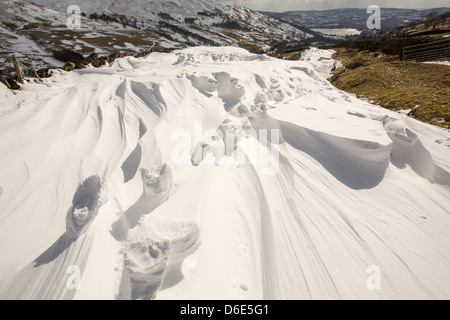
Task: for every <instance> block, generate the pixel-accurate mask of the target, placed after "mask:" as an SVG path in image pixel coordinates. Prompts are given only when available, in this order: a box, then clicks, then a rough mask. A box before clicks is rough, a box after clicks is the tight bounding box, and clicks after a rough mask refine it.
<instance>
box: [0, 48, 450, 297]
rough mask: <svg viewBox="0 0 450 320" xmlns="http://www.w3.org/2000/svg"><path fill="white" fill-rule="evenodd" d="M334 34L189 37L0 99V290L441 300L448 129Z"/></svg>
mask: <svg viewBox="0 0 450 320" xmlns="http://www.w3.org/2000/svg"><path fill="white" fill-rule="evenodd" d="M332 54H333V52H332V51H324V50H317V49H312V50H309V51H307V52H306V53H305V54H304V56H303V60H301V61H282V60H277V59H273V58H270V57H268V56H265V55H253V54H250V53H248V52H247V51H245V50H243V49H237V48H225V47H224V48H207V47H197V48H189V49H185V50H181V51H175V52H173V53H170V54H158V53H154V54H151V55H149V56H147V57H144V58H140V59H137V58H133V57H128V58H122V59H117V60H115V62H114V63H113V64H112V65H109V66H104V67H101V68H98V69H96V68H87V69H83V70H77V71H74V72H70V73H67V72H64V71H60V70H59V71H55V75H54V76H53V77H51V78H48V79H44V80H43V81H42V82H39V83H27V84H26V85H25V86H24V87H23V88H22V89H21V90H20V91H18V92H16V94H11V93H10V92H9V91H8V90H7V91H5V89H3V91H5V92H4V93H3V91H2V92H0V94H1V95H2V96H4V97H5V98H3V99H1V101H0V127H1V128H2V130H1V131H0V255H1V256H2V263H0V297H1V298H5V299H15V298H19V299H449V298H450V285H449V284H450V274H449V273H448V270H449V269H450V257H449V252H450V218H449V214H448V213H449V211H448V208H449V207H450V192H449V191H450V164H449V163H448V159H449V157H450V148H449V147H448V143H447V142H448V141H450V134H449V132H448V131H446V130H443V129H440V128H436V127H433V126H430V125H427V124H423V123H420V122H418V121H415V120H414V119H411V118H408V117H407V116H406V115H403V114H398V113H395V112H391V111H389V110H386V109H383V108H380V107H378V106H375V105H371V104H369V103H367V102H364V101H361V100H358V99H357V98H356V97H355V96H353V95H350V94H347V93H345V92H342V91H339V90H337V89H336V88H335V87H333V86H332V85H331V84H330V83H329V82H328V81H327V80H326V77H327V76H328V75H329V72H330V71H331V69H332V68H333V66H334V65H335V62H334V61H333V60H331V56H332Z"/></svg>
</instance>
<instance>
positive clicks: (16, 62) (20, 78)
mask: <svg viewBox="0 0 450 320" xmlns="http://www.w3.org/2000/svg"><path fill="white" fill-rule="evenodd" d="M12 59H13V62H14V68H15V69H16V72H17V79H18V80H19V82H20V83H22V84H23V83H25V81H24V80H23V76H22V72H21V71H20V67H19V62H18V61H17V57H16V55H15V54H13V56H12Z"/></svg>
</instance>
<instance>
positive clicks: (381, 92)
mask: <svg viewBox="0 0 450 320" xmlns="http://www.w3.org/2000/svg"><path fill="white" fill-rule="evenodd" d="M334 58H335V59H336V60H341V61H342V62H343V65H344V67H343V68H340V69H338V70H336V72H335V75H334V76H333V77H331V79H330V81H331V83H333V85H335V86H336V87H337V88H339V89H341V90H344V91H347V92H350V93H354V94H356V95H357V96H358V97H359V98H365V99H368V100H370V101H373V102H374V103H376V104H378V105H380V106H382V107H385V108H387V109H390V110H394V111H399V110H409V109H411V113H410V115H411V116H412V117H414V118H416V119H418V120H420V121H423V122H427V123H430V124H433V125H436V126H440V127H443V128H447V129H450V66H445V65H434V64H424V63H416V62H404V61H398V60H397V61H396V58H395V57H392V56H388V55H384V54H380V53H369V52H357V51H356V50H350V49H338V50H337V53H336V54H335V55H334ZM348 66H353V67H354V66H357V67H356V68H353V69H352V68H348ZM350 69H352V70H350Z"/></svg>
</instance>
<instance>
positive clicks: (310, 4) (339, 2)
mask: <svg viewBox="0 0 450 320" xmlns="http://www.w3.org/2000/svg"><path fill="white" fill-rule="evenodd" d="M219 1H220V2H222V3H225V4H237V5H241V6H244V7H248V8H250V9H253V10H265V11H273V12H283V11H296V10H328V9H337V8H367V7H369V6H370V5H378V6H379V7H381V8H383V7H384V8H417V9H419V8H438V7H449V6H450V4H449V0H426V1H424V0H219Z"/></svg>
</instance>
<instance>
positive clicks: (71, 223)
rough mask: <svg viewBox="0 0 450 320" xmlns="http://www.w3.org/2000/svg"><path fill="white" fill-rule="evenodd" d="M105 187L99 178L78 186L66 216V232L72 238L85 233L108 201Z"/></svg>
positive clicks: (94, 177)
mask: <svg viewBox="0 0 450 320" xmlns="http://www.w3.org/2000/svg"><path fill="white" fill-rule="evenodd" d="M105 186H106V184H105V181H104V180H103V179H101V178H100V177H99V176H92V177H89V178H87V179H86V180H84V182H83V183H82V184H80V185H79V186H78V188H77V191H76V192H75V195H74V197H73V200H72V207H71V208H70V209H69V211H68V212H67V215H66V231H67V235H68V236H69V237H70V238H73V239H76V238H78V237H79V236H80V235H81V234H82V233H84V232H85V231H86V230H87V228H88V227H89V226H90V225H91V224H92V222H93V221H94V219H95V217H96V216H97V214H98V211H99V209H100V208H101V207H102V206H103V205H104V204H105V203H106V202H107V201H108V196H107V194H106V188H105Z"/></svg>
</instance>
